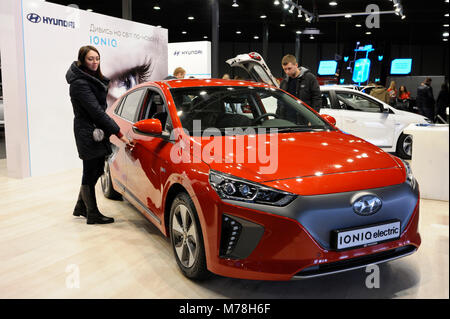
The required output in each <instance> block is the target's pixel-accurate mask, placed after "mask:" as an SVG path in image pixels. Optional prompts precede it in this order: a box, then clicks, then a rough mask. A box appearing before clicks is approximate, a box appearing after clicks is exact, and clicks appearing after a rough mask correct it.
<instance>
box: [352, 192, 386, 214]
mask: <svg viewBox="0 0 450 319" xmlns="http://www.w3.org/2000/svg"><path fill="white" fill-rule="evenodd" d="M382 205H383V204H382V202H381V199H379V198H378V197H377V196H373V195H364V196H361V197H359V198H358V199H357V200H356V201H355V202H354V203H353V211H354V212H355V213H356V214H358V215H361V216H370V215H373V214H375V213H376V212H378V211H379V210H380V208H381V206H382Z"/></svg>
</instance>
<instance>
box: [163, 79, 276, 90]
mask: <svg viewBox="0 0 450 319" xmlns="http://www.w3.org/2000/svg"><path fill="white" fill-rule="evenodd" d="M156 83H158V84H160V85H161V84H162V83H164V84H166V85H167V86H168V87H169V88H186V87H202V86H242V87H248V86H252V87H272V86H270V85H268V84H265V83H259V82H253V81H246V80H223V79H177V80H175V79H173V80H165V81H159V82H156Z"/></svg>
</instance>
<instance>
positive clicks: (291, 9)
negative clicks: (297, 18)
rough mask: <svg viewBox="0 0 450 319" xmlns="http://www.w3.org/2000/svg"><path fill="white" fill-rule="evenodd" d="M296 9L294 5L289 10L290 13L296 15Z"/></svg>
mask: <svg viewBox="0 0 450 319" xmlns="http://www.w3.org/2000/svg"><path fill="white" fill-rule="evenodd" d="M294 9H295V6H294V5H292V6H291V7H290V8H289V13H294Z"/></svg>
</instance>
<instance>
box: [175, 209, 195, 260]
mask: <svg viewBox="0 0 450 319" xmlns="http://www.w3.org/2000/svg"><path fill="white" fill-rule="evenodd" d="M172 234H173V236H174V238H173V241H174V247H175V251H176V254H177V257H178V260H179V261H180V262H181V264H182V265H183V266H184V267H186V268H190V267H192V266H193V265H194V263H195V261H196V259H197V257H198V251H199V247H198V243H199V241H198V235H197V227H196V226H195V220H194V216H193V215H192V212H191V211H190V210H189V208H188V207H186V206H185V205H183V204H180V205H178V206H177V207H176V208H175V212H174V216H173V219H172Z"/></svg>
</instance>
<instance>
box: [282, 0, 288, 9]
mask: <svg viewBox="0 0 450 319" xmlns="http://www.w3.org/2000/svg"><path fill="white" fill-rule="evenodd" d="M283 9H286V10H287V9H289V4H288V3H287V1H284V0H283Z"/></svg>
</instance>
